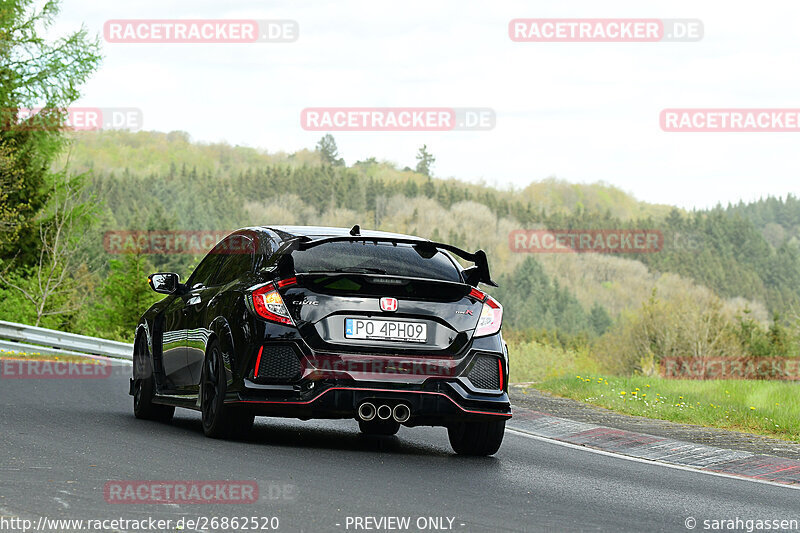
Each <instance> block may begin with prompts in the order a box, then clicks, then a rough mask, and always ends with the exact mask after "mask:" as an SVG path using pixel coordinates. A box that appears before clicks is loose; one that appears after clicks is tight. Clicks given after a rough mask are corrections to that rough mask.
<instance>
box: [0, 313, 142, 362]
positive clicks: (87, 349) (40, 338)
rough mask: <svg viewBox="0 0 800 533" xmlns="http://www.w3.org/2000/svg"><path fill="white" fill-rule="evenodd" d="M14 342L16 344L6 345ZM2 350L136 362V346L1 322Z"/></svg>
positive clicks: (0, 338)
mask: <svg viewBox="0 0 800 533" xmlns="http://www.w3.org/2000/svg"><path fill="white" fill-rule="evenodd" d="M6 341H14V342H6ZM0 349H3V350H11V351H19V352H32V351H38V352H39V353H46V354H65V355H66V354H80V355H83V354H88V355H102V356H105V357H114V358H118V359H128V360H132V359H133V344H127V343H125V342H118V341H109V340H106V339H98V338H97V337H87V336H86V335H78V334H76V333H65V332H63V331H56V330H54V329H47V328H40V327H36V326H28V325H26V324H17V323H14V322H5V321H2V320H0Z"/></svg>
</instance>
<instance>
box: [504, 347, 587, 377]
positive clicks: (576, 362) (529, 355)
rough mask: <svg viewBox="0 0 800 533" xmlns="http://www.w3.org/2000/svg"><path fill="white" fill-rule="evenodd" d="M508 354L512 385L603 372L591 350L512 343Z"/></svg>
mask: <svg viewBox="0 0 800 533" xmlns="http://www.w3.org/2000/svg"><path fill="white" fill-rule="evenodd" d="M508 354H509V355H508V357H509V370H510V375H509V381H511V382H512V383H528V382H531V381H542V380H545V379H551V378H555V377H557V376H563V375H564V374H565V373H569V374H575V373H589V372H599V366H598V363H597V362H596V360H595V359H593V358H592V356H591V354H590V353H589V351H588V349H586V350H580V351H576V350H569V349H566V348H562V347H560V346H551V345H549V344H543V343H540V342H537V341H515V340H508Z"/></svg>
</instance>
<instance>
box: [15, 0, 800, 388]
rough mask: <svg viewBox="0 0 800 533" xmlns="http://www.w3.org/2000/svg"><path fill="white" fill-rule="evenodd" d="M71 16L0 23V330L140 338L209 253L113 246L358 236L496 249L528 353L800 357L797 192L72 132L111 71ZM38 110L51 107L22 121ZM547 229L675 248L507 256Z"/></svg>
mask: <svg viewBox="0 0 800 533" xmlns="http://www.w3.org/2000/svg"><path fill="white" fill-rule="evenodd" d="M57 13H58V3H57V2H56V1H54V0H50V1H48V2H44V3H43V4H41V5H40V4H36V3H33V2H32V1H31V0H15V1H14V2H10V3H9V5H8V6H7V8H6V9H3V10H2V11H0V22H1V23H2V27H3V28H4V29H5V31H4V32H2V33H1V34H0V77H1V78H2V83H0V110H2V115H3V116H2V117H0V118H2V122H1V123H0V125H2V127H0V319H2V320H9V321H13V322H22V323H29V324H35V325H41V326H45V327H51V328H56V329H62V330H66V331H73V332H78V333H85V334H89V335H96V336H101V337H107V338H113V339H120V340H131V336H132V334H133V331H134V327H135V324H136V321H137V317H138V316H139V315H140V314H141V312H142V311H144V310H145V309H146V308H147V307H148V306H149V305H151V304H152V303H153V302H154V301H156V300H157V299H158V295H156V294H155V293H154V292H152V291H150V290H149V289H148V287H147V285H146V281H145V280H146V275H147V273H149V272H151V271H154V270H162V271H163V270H171V271H175V272H178V273H179V274H181V275H183V276H184V277H185V276H187V275H188V274H189V272H190V271H191V269H192V267H193V266H194V265H195V264H196V263H197V262H198V261H199V259H200V258H201V254H198V255H191V256H189V255H175V254H172V255H152V254H144V253H141V250H134V249H131V250H128V252H129V253H123V254H117V253H109V251H108V250H106V249H104V246H103V242H104V235H105V234H106V232H109V231H120V230H137V231H141V230H159V231H163V230H211V231H214V232H216V233H223V234H224V232H225V231H229V230H233V229H236V228H240V227H245V226H252V225H281V224H313V225H331V226H352V225H353V224H359V225H361V226H362V227H364V228H369V229H379V230H387V231H395V232H401V233H411V234H415V235H419V236H422V237H426V238H430V239H433V240H437V241H446V242H449V243H451V244H454V245H456V246H459V247H462V248H467V249H471V250H474V249H479V248H480V249H484V250H486V252H487V253H488V256H489V258H490V265H491V269H492V272H493V276H494V278H495V279H496V280H498V281H499V287H497V288H496V289H491V290H492V292H493V293H494V294H495V295H496V296H497V297H498V298H499V299H500V301H501V302H502V303H503V304H504V306H505V315H504V316H505V321H504V327H505V330H506V332H507V338H508V339H509V340H510V342H512V343H514V342H516V343H521V344H520V345H526V346H530V345H532V343H533V344H537V343H538V344H539V345H550V346H552V347H557V348H558V349H570V350H574V353H579V354H581V357H584V356H586V357H590V358H591V359H592V361H593V362H592V364H595V365H601V366H602V367H603V368H605V369H607V370H609V371H613V372H619V373H626V372H632V371H639V372H651V371H652V370H653V368H654V367H655V366H656V364H657V362H658V360H659V359H660V358H662V357H665V356H668V355H669V356H676V355H678V356H681V355H686V356H692V357H706V356H709V357H710V356H719V355H725V356H759V357H762V356H796V355H797V354H798V347H800V346H799V345H798V344H799V341H800V315H799V313H800V239H798V235H799V234H800V200H798V199H797V198H796V197H794V196H792V195H789V196H787V197H785V198H774V197H768V198H763V199H761V200H759V201H757V202H752V203H747V204H746V203H742V202H740V203H738V204H736V205H728V206H727V207H723V206H717V207H716V208H713V209H710V210H703V211H693V212H686V211H683V210H680V209H677V208H674V207H672V206H667V205H654V204H648V203H644V202H639V201H637V200H636V199H635V198H633V197H632V196H631V195H629V194H626V193H625V192H624V191H621V190H620V189H618V188H616V187H613V186H611V185H608V184H604V183H595V184H590V185H578V184H570V183H566V182H563V181H558V180H555V179H547V180H542V181H535V182H532V183H530V184H529V185H527V186H526V187H525V188H522V189H502V188H497V187H492V186H490V185H487V184H485V183H466V182H462V181H459V180H457V179H454V178H448V179H442V178H438V177H436V175H435V174H436V173H435V162H436V157H435V154H433V153H431V152H430V151H429V150H428V148H427V145H426V144H422V145H421V146H420V147H419V148H418V151H417V152H416V154H409V155H408V163H411V161H412V160H415V161H416V164H415V167H414V169H412V168H411V167H410V166H408V165H401V164H398V163H395V162H389V161H379V160H377V159H376V158H374V157H372V158H368V159H366V160H363V161H356V162H352V164H349V165H348V164H347V162H346V161H344V159H343V158H342V157H340V155H339V153H338V148H337V146H336V140H335V138H334V137H333V136H332V135H330V134H327V135H324V136H323V137H322V138H321V139H320V140H319V142H318V143H317V144H316V146H315V148H314V149H305V150H300V151H297V152H295V153H284V152H275V153H270V152H266V151H263V150H257V149H254V148H248V147H240V146H229V145H227V144H224V143H216V144H205V143H194V142H192V141H191V139H190V138H189V136H188V134H186V133H184V132H170V133H159V132H146V131H142V132H136V133H131V132H126V131H113V130H112V131H100V132H82V133H74V132H73V133H70V132H68V131H66V130H65V129H64V128H63V127H62V124H63V122H64V117H65V109H66V108H67V106H69V105H71V104H72V103H73V102H74V101H76V100H77V98H78V97H79V95H80V93H79V87H80V86H81V85H82V84H83V83H84V82H85V80H86V79H88V77H89V76H90V75H91V74H92V73H93V72H94V71H95V70H96V68H97V65H98V64H99V61H100V56H99V47H98V43H97V42H96V41H95V40H92V39H90V38H89V37H88V36H87V33H86V30H85V29H83V28H80V29H77V30H75V31H73V32H72V33H67V34H65V35H64V36H63V37H62V38H60V39H59V40H58V41H56V42H49V41H47V40H46V39H44V38H42V37H41V36H40V35H39V34H38V33H37V32H38V31H39V29H40V28H42V27H46V26H48V25H50V24H52V23H53V21H54V18H55V16H56V14H57ZM33 107H41V108H42V110H41V111H40V112H39V113H38V114H35V115H33V116H27V115H25V114H20V113H19V112H18V110H19V109H25V108H33ZM543 228H544V229H553V230H567V229H597V230H613V229H648V230H654V231H660V232H661V234H662V236H663V247H662V248H661V249H660V250H658V251H657V252H655V253H645V254H636V255H626V254H598V253H585V254H584V253H582V254H574V253H558V254H535V255H533V254H525V253H517V252H515V251H514V250H513V249H512V248H511V246H510V243H509V236H510V235H511V234H512V232H513V231H514V230H518V229H543ZM551 353H554V352H551ZM587 354H588V355H587ZM523 355H524V354H523ZM556 371H558V369H557V368H556Z"/></svg>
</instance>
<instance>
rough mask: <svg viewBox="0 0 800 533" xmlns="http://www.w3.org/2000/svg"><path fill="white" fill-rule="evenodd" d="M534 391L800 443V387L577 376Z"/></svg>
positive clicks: (775, 383) (772, 383) (773, 383)
mask: <svg viewBox="0 0 800 533" xmlns="http://www.w3.org/2000/svg"><path fill="white" fill-rule="evenodd" d="M534 387H535V388H536V389H539V390H543V391H547V392H550V393H553V394H555V395H558V396H564V397H566V398H572V399H574V400H579V401H582V402H586V403H589V404H592V405H597V406H600V407H605V408H608V409H611V410H613V411H618V412H620V413H625V414H629V415H637V416H646V417H648V418H657V419H661V420H669V421H672V422H681V423H687V424H697V425H701V426H708V427H719V428H727V429H735V430H740V431H748V432H751V433H758V434H761V435H768V436H771V437H777V438H781V439H784V440H791V441H796V442H800V394H798V393H799V392H800V385H798V384H797V383H793V382H784V381H752V380H709V381H695V380H673V379H662V378H658V377H644V376H633V377H627V378H625V377H606V376H600V375H592V376H585V375H579V376H574V375H573V376H570V377H561V378H553V379H548V380H545V381H542V382H540V383H537V384H536V385H534Z"/></svg>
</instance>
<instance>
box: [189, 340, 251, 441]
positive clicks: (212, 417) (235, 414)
mask: <svg viewBox="0 0 800 533" xmlns="http://www.w3.org/2000/svg"><path fill="white" fill-rule="evenodd" d="M226 391H227V377H226V375H225V367H224V363H223V360H222V351H221V350H220V347H219V342H217V341H216V340H214V341H212V342H211V343H210V344H209V346H208V351H207V352H206V357H205V360H204V361H203V375H202V379H201V381H200V411H201V417H202V421H203V433H205V434H206V436H207V437H211V438H214V439H226V438H244V437H246V436H247V435H248V434H249V433H250V430H251V429H252V428H253V421H254V420H255V415H253V413H251V412H249V411H247V410H245V409H242V408H234V407H231V406H229V405H225V393H226Z"/></svg>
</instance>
